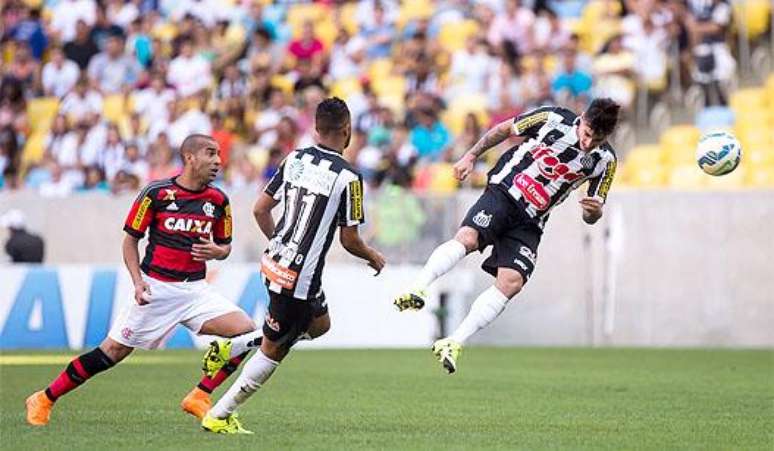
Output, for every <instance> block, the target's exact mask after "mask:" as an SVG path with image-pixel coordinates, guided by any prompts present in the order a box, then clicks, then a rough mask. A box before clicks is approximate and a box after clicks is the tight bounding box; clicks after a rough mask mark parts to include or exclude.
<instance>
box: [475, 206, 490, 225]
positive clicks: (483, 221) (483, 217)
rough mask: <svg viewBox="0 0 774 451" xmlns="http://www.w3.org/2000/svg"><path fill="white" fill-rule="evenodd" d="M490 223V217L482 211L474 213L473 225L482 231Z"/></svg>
mask: <svg viewBox="0 0 774 451" xmlns="http://www.w3.org/2000/svg"><path fill="white" fill-rule="evenodd" d="M491 222H492V215H491V214H486V212H485V211H484V210H481V211H479V212H478V213H476V215H475V216H473V223H474V224H475V225H477V226H479V227H482V228H484V229H485V228H487V227H489V224H490V223H491Z"/></svg>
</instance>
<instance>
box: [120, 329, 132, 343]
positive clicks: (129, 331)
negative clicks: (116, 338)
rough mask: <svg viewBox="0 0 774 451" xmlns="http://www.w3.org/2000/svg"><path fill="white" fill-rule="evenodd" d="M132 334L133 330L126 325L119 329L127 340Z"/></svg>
mask: <svg viewBox="0 0 774 451" xmlns="http://www.w3.org/2000/svg"><path fill="white" fill-rule="evenodd" d="M132 335H134V331H132V329H130V328H128V327H124V328H123V329H121V336H122V337H124V338H125V339H127V340H128V339H130V338H132Z"/></svg>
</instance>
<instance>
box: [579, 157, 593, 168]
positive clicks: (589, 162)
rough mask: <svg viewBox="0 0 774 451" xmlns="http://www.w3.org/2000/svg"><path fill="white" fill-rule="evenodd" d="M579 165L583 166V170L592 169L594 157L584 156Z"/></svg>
mask: <svg viewBox="0 0 774 451" xmlns="http://www.w3.org/2000/svg"><path fill="white" fill-rule="evenodd" d="M581 164H582V165H583V169H594V157H592V156H591V155H588V154H586V155H584V156H583V158H581Z"/></svg>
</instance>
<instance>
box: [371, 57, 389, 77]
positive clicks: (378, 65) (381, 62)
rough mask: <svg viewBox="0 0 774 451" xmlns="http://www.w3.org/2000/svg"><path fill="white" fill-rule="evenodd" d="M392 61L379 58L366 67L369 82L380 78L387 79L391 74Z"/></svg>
mask: <svg viewBox="0 0 774 451" xmlns="http://www.w3.org/2000/svg"><path fill="white" fill-rule="evenodd" d="M392 68H393V64H392V60H391V59H390V58H379V59H375V60H373V61H371V64H370V65H369V66H368V78H370V79H371V80H379V79H381V78H386V77H389V76H390V74H392Z"/></svg>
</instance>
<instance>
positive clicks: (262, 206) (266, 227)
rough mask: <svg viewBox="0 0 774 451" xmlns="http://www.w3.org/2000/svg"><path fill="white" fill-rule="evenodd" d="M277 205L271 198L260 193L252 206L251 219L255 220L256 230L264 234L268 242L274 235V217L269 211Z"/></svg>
mask: <svg viewBox="0 0 774 451" xmlns="http://www.w3.org/2000/svg"><path fill="white" fill-rule="evenodd" d="M278 203H279V201H278V200H275V199H274V198H273V197H272V196H270V195H268V194H266V193H264V192H262V193H260V194H259V195H258V199H257V200H256V201H255V205H254V206H253V217H254V218H255V222H256V224H258V228H259V229H261V232H262V233H263V234H264V236H265V237H266V239H267V240H270V239H271V237H272V236H273V235H274V227H275V224H274V217H272V215H271V210H272V209H273V208H274V207H275V206H276V205H277V204H278Z"/></svg>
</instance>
